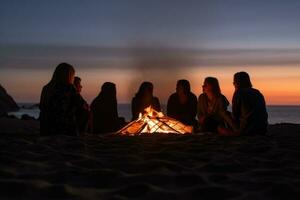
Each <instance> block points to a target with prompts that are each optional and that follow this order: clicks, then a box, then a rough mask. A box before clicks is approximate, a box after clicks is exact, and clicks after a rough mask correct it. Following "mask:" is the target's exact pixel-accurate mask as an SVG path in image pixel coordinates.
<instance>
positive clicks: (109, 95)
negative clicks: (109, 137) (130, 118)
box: [91, 82, 125, 133]
mask: <svg viewBox="0 0 300 200" xmlns="http://www.w3.org/2000/svg"><path fill="white" fill-rule="evenodd" d="M91 111H92V132H93V133H110V132H115V131H117V130H119V129H120V128H121V127H122V126H124V125H125V120H124V118H120V117H119V116H118V108H117V97H116V86H115V84H114V83H110V82H106V83H104V84H103V85H102V87H101V91H100V93H99V95H98V96H97V97H96V98H95V99H94V100H93V102H92V104H91Z"/></svg>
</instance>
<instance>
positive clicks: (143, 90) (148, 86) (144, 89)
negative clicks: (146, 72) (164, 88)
mask: <svg viewBox="0 0 300 200" xmlns="http://www.w3.org/2000/svg"><path fill="white" fill-rule="evenodd" d="M146 94H151V95H152V94H153V84H152V83H151V82H143V83H142V84H141V85H140V87H139V90H138V92H137V93H136V94H135V96H136V97H144V96H145V95H146Z"/></svg>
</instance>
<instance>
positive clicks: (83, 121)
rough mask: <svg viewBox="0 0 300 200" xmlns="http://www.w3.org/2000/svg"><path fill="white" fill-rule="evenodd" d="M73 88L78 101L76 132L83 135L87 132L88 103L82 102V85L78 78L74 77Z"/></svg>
mask: <svg viewBox="0 0 300 200" xmlns="http://www.w3.org/2000/svg"><path fill="white" fill-rule="evenodd" d="M74 86H75V89H76V92H77V95H78V100H79V109H78V110H77V112H76V120H77V125H78V130H79V133H84V132H86V131H87V126H88V120H89V116H90V107H89V105H88V103H87V102H86V101H85V100H84V98H83V97H82V96H81V90H82V85H81V78H80V77H78V76H75V78H74Z"/></svg>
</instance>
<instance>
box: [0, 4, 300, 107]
mask: <svg viewBox="0 0 300 200" xmlns="http://www.w3.org/2000/svg"><path fill="white" fill-rule="evenodd" d="M299 10H300V1H298V0H285V1H282V0H281V1H279V0H263V1H262V0H252V1H248V0H226V1H225V0H185V1H184V0H180V1H179V0H109V1H108V0H103V1H101V0H89V1H83V0H52V1H43V0H27V1H23V0H19V1H15V0H1V3H0V84H1V85H3V86H4V87H5V88H6V89H7V90H8V92H9V93H10V94H11V95H12V96H13V97H14V98H15V99H16V101H18V102H38V101H39V96H40V92H41V88H42V86H43V85H45V84H46V83H47V82H48V81H49V80H50V78H51V76H52V73H53V71H54V69H55V67H56V66H57V64H59V63H60V62H69V63H70V64H72V65H73V66H74V67H75V69H76V75H78V76H80V77H81V78H82V84H83V87H84V88H83V96H84V97H85V98H86V99H87V100H88V101H91V100H92V99H93V98H94V97H95V96H96V95H97V94H98V92H99V88H100V86H101V85H102V84H103V83H104V82H105V81H112V82H115V83H116V84H117V89H118V91H117V92H118V100H119V102H122V103H124V102H130V100H131V98H132V96H133V94H134V93H135V91H136V90H137V88H138V86H139V84H140V83H141V82H142V81H143V80H147V81H152V82H153V83H154V93H155V95H156V96H158V97H159V98H160V99H161V102H163V103H165V102H166V100H167V98H168V96H169V95H170V94H171V93H172V92H174V91H175V85H176V81H177V80H178V79H182V78H185V79H188V80H190V82H191V85H192V90H193V92H194V93H195V94H196V95H197V96H198V95H199V94H200V93H201V86H202V82H203V80H204V78H205V77H206V76H215V77H217V78H218V79H219V81H220V84H221V89H222V91H223V93H224V94H225V95H226V96H227V97H228V99H229V100H231V98H232V94H233V85H232V76H233V74H234V73H235V72H237V71H247V72H249V74H250V76H251V77H252V82H253V85H254V87H255V88H258V89H259V90H261V91H262V92H263V94H264V95H265V98H266V100H267V103H268V104H281V105H282V104H289V105H300V25H299V19H300V12H299Z"/></svg>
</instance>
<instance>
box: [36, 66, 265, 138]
mask: <svg viewBox="0 0 300 200" xmlns="http://www.w3.org/2000/svg"><path fill="white" fill-rule="evenodd" d="M233 79H234V81H233V84H234V87H235V92H234V94H233V99H232V112H229V110H228V106H229V101H228V100H227V98H226V97H225V96H224V95H223V94H222V93H221V89H220V85H219V82H218V79H217V78H215V77H207V78H205V80H204V83H203V86H202V87H203V93H202V94H200V96H199V97H198V99H197V97H196V95H195V94H193V93H192V92H191V87H190V83H189V81H188V80H184V79H183V80H179V81H177V85H176V92H175V93H174V94H172V95H171V96H170V97H169V99H168V103H167V115H168V116H169V117H172V118H174V119H176V120H178V121H180V122H182V123H184V124H187V125H191V126H193V127H194V130H195V131H205V132H206V131H209V132H216V133H218V134H221V135H241V134H265V133H266V132H267V125H268V114H267V110H266V103H265V100H264V97H263V95H262V94H261V93H260V92H259V90H257V89H254V88H253V87H252V84H251V80H250V77H249V75H248V73H246V72H238V73H236V74H235V75H234V78H233ZM81 89H82V85H81V79H80V78H79V77H75V70H74V68H73V66H72V65H70V64H68V63H61V64H59V65H58V66H57V67H56V69H55V71H54V73H53V76H52V79H51V80H50V82H49V83H48V84H47V85H45V86H44V87H43V90H42V93H41V100H40V111H41V112H40V125H41V134H42V135H56V134H67V135H78V134H80V133H84V132H92V133H108V132H115V131H117V130H118V129H120V128H121V127H123V126H124V125H126V121H125V119H124V118H123V117H119V115H118V109H117V98H116V96H117V95H116V93H117V92H116V85H115V84H114V83H111V82H106V83H104V84H103V85H102V87H101V91H100V93H99V95H98V96H97V97H96V98H95V99H94V100H93V101H92V103H91V105H90V106H89V105H88V103H87V102H86V101H85V100H84V98H83V97H82V96H81ZM148 106H151V107H152V108H154V109H155V110H157V111H161V105H160V102H159V99H158V98H157V97H155V96H154V95H153V84H152V83H151V82H143V83H142V84H141V85H140V87H139V90H138V91H137V93H136V94H135V96H134V97H133V99H132V103H131V110H132V120H135V119H137V118H138V116H139V114H140V113H143V112H144V110H145V108H147V107H148Z"/></svg>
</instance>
